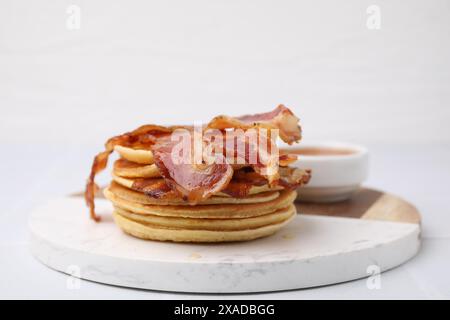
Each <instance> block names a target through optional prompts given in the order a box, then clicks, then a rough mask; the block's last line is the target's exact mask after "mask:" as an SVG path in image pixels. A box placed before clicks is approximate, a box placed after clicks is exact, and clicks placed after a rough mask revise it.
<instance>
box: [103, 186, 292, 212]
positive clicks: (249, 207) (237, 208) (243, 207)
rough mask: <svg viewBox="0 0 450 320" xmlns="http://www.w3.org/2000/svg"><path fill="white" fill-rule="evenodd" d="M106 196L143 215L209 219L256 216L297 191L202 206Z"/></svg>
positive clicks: (283, 202) (284, 203) (284, 202)
mask: <svg viewBox="0 0 450 320" xmlns="http://www.w3.org/2000/svg"><path fill="white" fill-rule="evenodd" d="M104 194H105V197H106V198H107V199H108V200H110V201H111V202H112V203H113V205H114V206H117V207H120V208H122V209H125V210H127V211H130V212H132V213H136V214H142V215H158V216H166V217H186V218H207V219H225V218H227V219H229V218H248V217H256V216H260V215H264V214H268V213H271V212H274V211H276V210H278V209H280V208H285V207H287V206H289V205H290V204H291V203H292V202H293V201H294V200H295V198H296V196H297V193H296V192H295V191H284V192H283V193H282V194H281V195H280V196H279V197H277V198H275V199H273V200H271V201H268V202H263V203H250V204H223V205H218V204H212V205H202V206H190V205H184V206H183V205H175V206H174V205H145V204H141V203H136V202H130V201H127V200H125V199H123V198H120V197H118V196H117V195H115V194H114V193H112V192H111V191H110V189H109V188H107V189H105V190H104Z"/></svg>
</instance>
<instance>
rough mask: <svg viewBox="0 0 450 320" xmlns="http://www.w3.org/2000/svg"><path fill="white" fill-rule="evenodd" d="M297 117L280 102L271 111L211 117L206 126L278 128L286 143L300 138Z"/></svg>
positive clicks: (221, 127)
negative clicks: (237, 115) (238, 115)
mask: <svg viewBox="0 0 450 320" xmlns="http://www.w3.org/2000/svg"><path fill="white" fill-rule="evenodd" d="M298 121H299V119H298V118H297V117H296V116H295V115H294V113H292V111H291V110H290V109H289V108H287V107H285V106H284V105H282V104H280V105H279V106H278V107H276V108H275V109H274V110H273V111H270V112H266V113H259V114H253V115H245V116H241V117H229V116H224V115H221V116H217V117H215V118H214V119H212V120H211V121H210V122H209V123H208V125H207V127H208V128H212V129H219V130H224V129H229V128H234V129H238V128H239V129H250V128H255V127H256V128H258V127H259V128H266V129H278V130H279V133H280V138H281V139H282V140H283V141H284V142H286V143H288V144H292V143H293V142H298V141H300V139H301V138H302V134H301V128H300V126H299V125H298Z"/></svg>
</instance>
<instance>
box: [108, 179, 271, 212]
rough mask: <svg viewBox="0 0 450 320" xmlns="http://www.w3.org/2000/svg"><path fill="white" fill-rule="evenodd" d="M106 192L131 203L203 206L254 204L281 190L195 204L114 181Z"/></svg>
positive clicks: (210, 199) (207, 200) (208, 200)
mask: <svg viewBox="0 0 450 320" xmlns="http://www.w3.org/2000/svg"><path fill="white" fill-rule="evenodd" d="M104 193H105V196H106V194H108V196H109V193H111V194H112V195H113V196H116V197H119V198H121V199H123V200H125V201H127V202H129V203H138V204H143V205H160V206H165V205H172V206H180V205H181V206H188V207H192V208H196V207H201V206H204V205H225V204H252V203H267V202H269V201H272V200H274V199H276V198H278V197H279V195H280V192H279V191H270V192H264V193H258V194H255V195H250V196H247V197H243V198H231V197H216V196H213V197H211V198H208V199H205V200H203V201H202V202H200V203H197V204H196V205H195V206H192V205H190V204H189V203H188V202H187V201H184V200H183V199H181V198H171V199H157V198H152V197H149V196H147V195H145V194H143V193H141V192H137V191H134V190H131V189H128V188H125V187H123V186H121V185H119V184H117V183H115V182H114V181H113V182H111V185H110V186H109V187H108V188H107V189H105V191H104Z"/></svg>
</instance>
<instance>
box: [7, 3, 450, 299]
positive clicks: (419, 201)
mask: <svg viewBox="0 0 450 320" xmlns="http://www.w3.org/2000/svg"><path fill="white" fill-rule="evenodd" d="M70 4H77V5H79V6H80V8H81V29H79V30H69V29H68V28H67V27H66V22H67V19H68V14H67V13H66V9H67V7H68V6H69V5H70ZM372 4H375V5H378V6H379V7H380V9H381V29H380V30H369V29H368V28H367V27H366V20H367V18H368V15H367V13H366V9H367V7H368V6H369V5H372ZM449 57H450V1H445V0H443V1H440V0H430V1H425V0H413V1H399V0H391V1H365V0H346V1H332V0H317V1H308V2H307V1H275V0H272V1H267V0H266V1H242V0H240V1H237V0H229V1H211V0H209V1H207V0H204V1H199V0H191V1H106V0H97V1H87V0H84V1H81V0H78V1H76V0H71V1H51V0H40V1H31V0H30V1H23V0H0V146H1V148H0V153H1V154H0V155H1V157H0V159H1V160H0V163H1V168H2V171H1V172H2V181H3V183H2V184H0V199H1V203H2V210H1V212H0V216H1V220H0V231H1V232H0V261H1V263H0V274H2V277H1V279H0V297H8V298H9V297H19V298H23V297H25V298H26V297H38V298H78V297H80V298H82V297H85V298H102V297H108V298H128V297H137V298H149V297H151V298H163V299H165V298H174V297H175V298H176V297H180V298H186V297H187V296H186V295H180V296H178V295H174V294H163V293H150V292H143V291H133V290H127V289H123V288H113V287H108V286H102V285H99V284H95V283H89V282H83V285H82V289H81V290H79V291H69V290H67V287H66V281H67V279H66V277H65V276H64V275H61V274H58V273H55V272H53V271H51V270H48V269H47V268H45V267H44V266H42V265H40V264H39V263H38V262H36V261H35V260H34V259H33V258H32V257H31V255H30V254H29V252H28V247H27V245H28V243H27V242H28V232H27V227H26V221H27V216H28V214H29V212H30V211H31V210H32V209H33V207H35V206H36V205H39V204H42V203H44V202H46V201H47V200H48V199H50V198H52V197H55V196H61V195H65V194H67V193H69V192H73V191H76V190H80V189H81V188H83V185H84V181H85V178H86V175H87V171H88V168H89V165H90V161H91V159H92V156H93V155H94V154H95V152H97V151H99V150H100V149H101V147H102V144H103V142H104V141H105V139H106V138H108V137H110V136H111V135H115V134H118V133H122V132H124V131H128V130H130V129H133V128H134V127H137V126H139V125H141V124H144V123H158V124H159V123H161V124H169V123H190V122H193V121H207V120H209V119H210V118H211V117H212V116H214V115H217V114H219V113H225V114H229V115H239V114H244V113H254V112H261V111H268V110H271V109H272V108H274V107H275V106H276V105H277V104H278V103H284V104H286V105H288V106H290V107H291V108H292V109H293V110H294V111H295V113H296V114H298V115H299V116H300V118H301V122H302V126H303V129H304V135H305V140H324V139H325V140H344V141H352V142H359V143H363V144H365V145H368V146H369V148H370V150H371V155H372V157H371V176H370V178H369V180H368V181H367V185H368V186H371V187H375V188H378V189H382V190H386V191H389V192H392V193H395V194H398V195H400V196H402V197H404V198H406V199H408V200H410V201H411V202H412V203H414V204H415V205H416V206H417V207H418V209H419V210H420V211H421V213H422V215H423V249H422V251H421V253H420V254H419V256H418V257H417V258H415V259H414V260H413V261H411V262H410V263H408V264H406V265H405V266H402V267H400V268H398V269H396V270H393V271H391V272H387V273H386V274H385V275H383V289H382V290H378V291H369V290H368V289H367V287H366V286H365V281H364V280H361V281H356V282H351V283H347V284H342V285H337V286H332V287H328V288H319V289H311V290H303V291H291V292H288V293H278V294H270V295H262V296H261V295H259V296H256V297H257V298H258V297H264V298H283V297H284V298H328V297H331V298H346V297H353V298H399V297H400V298H401V297H406V298H423V297H428V298H429V297H432V298H442V297H447V298H448V297H450V277H449V276H448V270H449V268H450V251H449V248H450V210H449V205H448V197H449V195H450V187H449V183H448V181H450V165H449V163H450V125H449V123H450V61H449ZM105 176H106V175H105ZM104 178H105V179H107V178H106V177H104ZM189 297H190V296H189ZM192 297H197V296H192ZM199 297H200V298H205V296H199ZM228 297H229V298H233V297H235V296H228ZM243 297H244V298H245V297H246V298H249V297H251V296H243Z"/></svg>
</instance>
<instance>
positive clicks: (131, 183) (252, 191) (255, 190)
mask: <svg viewBox="0 0 450 320" xmlns="http://www.w3.org/2000/svg"><path fill="white" fill-rule="evenodd" d="M112 178H113V180H114V181H115V182H116V183H118V184H120V185H121V186H123V187H125V188H128V189H131V190H135V191H138V192H141V190H140V189H139V188H136V185H137V183H136V182H138V183H139V184H141V185H142V184H143V183H142V180H139V179H140V178H126V177H119V176H118V175H116V174H115V173H113V174H112ZM159 180H160V182H161V183H162V182H163V181H164V179H162V178H160V179H159ZM152 182H153V183H156V182H157V180H156V179H155V180H152ZM236 187H237V189H240V188H241V187H240V185H239V184H236ZM233 189H234V183H233V180H232V181H231V182H230V183H229V184H228V187H227V189H226V190H223V191H222V192H218V193H216V194H215V195H214V196H216V197H227V198H233V197H232V195H233ZM227 190H230V191H231V192H230V193H231V194H229V193H227ZM278 190H283V187H281V186H275V187H270V186H269V185H268V184H264V185H261V186H259V185H248V186H247V190H246V194H247V195H256V194H260V193H266V192H269V191H278ZM167 192H171V191H167ZM236 193H239V192H236ZM174 197H178V196H177V194H176V193H174V192H172V194H170V195H169V194H168V195H167V197H166V198H174ZM241 198H245V196H240V197H235V198H234V199H241ZM206 200H208V199H206Z"/></svg>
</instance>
